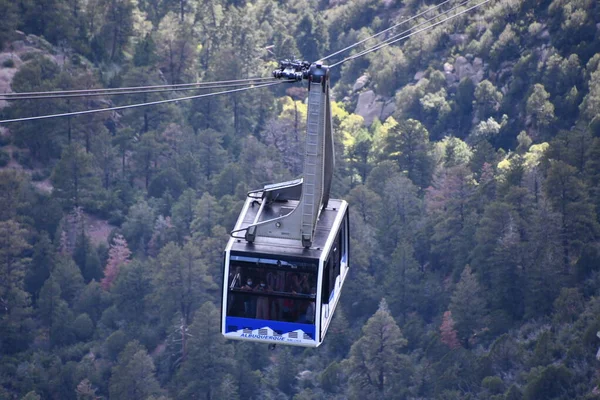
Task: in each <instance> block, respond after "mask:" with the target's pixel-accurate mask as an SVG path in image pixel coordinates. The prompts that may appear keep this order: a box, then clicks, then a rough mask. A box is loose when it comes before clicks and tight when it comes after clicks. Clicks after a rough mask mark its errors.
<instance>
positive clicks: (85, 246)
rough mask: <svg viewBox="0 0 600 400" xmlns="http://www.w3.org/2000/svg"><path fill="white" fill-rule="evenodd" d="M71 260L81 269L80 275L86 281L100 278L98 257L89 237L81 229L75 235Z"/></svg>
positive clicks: (100, 270)
mask: <svg viewBox="0 0 600 400" xmlns="http://www.w3.org/2000/svg"><path fill="white" fill-rule="evenodd" d="M73 260H74V261H75V263H76V264H77V266H78V267H79V269H80V270H81V275H82V276H83V279H84V281H85V282H86V283H88V282H90V281H91V280H92V279H95V280H96V281H99V280H100V279H102V266H101V265H100V258H99V257H98V253H97V252H96V249H95V248H94V246H93V245H92V242H91V241H90V238H89V237H88V236H87V235H86V234H85V232H83V231H82V232H81V233H80V234H79V235H77V239H76V241H75V249H74V250H73Z"/></svg>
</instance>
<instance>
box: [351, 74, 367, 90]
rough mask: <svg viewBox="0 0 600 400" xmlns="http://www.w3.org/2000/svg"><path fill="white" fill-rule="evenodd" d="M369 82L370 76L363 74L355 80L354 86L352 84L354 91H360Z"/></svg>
mask: <svg viewBox="0 0 600 400" xmlns="http://www.w3.org/2000/svg"><path fill="white" fill-rule="evenodd" d="M368 82H369V76H368V75H363V76H361V77H360V78H358V79H357V80H356V82H354V86H352V91H353V92H358V91H359V90H360V89H362V88H364V87H365V86H366V84H367V83H368Z"/></svg>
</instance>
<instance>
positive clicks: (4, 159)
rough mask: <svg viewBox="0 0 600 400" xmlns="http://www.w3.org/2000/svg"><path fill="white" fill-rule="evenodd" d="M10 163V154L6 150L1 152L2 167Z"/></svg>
mask: <svg viewBox="0 0 600 400" xmlns="http://www.w3.org/2000/svg"><path fill="white" fill-rule="evenodd" d="M9 161H10V154H8V153H7V152H6V151H4V150H0V167H6V165H7V164H8V162H9Z"/></svg>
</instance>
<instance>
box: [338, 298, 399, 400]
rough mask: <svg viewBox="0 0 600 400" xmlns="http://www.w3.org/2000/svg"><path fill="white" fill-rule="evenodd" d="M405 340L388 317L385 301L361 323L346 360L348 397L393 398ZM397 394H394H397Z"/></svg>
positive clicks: (394, 322)
mask: <svg viewBox="0 0 600 400" xmlns="http://www.w3.org/2000/svg"><path fill="white" fill-rule="evenodd" d="M406 344H407V341H406V339H404V337H403V336H402V332H401V331H400V328H399V327H398V325H397V324H396V321H394V318H393V317H392V316H391V314H390V312H389V309H388V307H387V304H386V302H385V300H382V301H381V303H380V305H379V309H378V310H377V312H376V313H375V314H374V315H373V316H372V317H371V318H369V320H368V321H367V323H366V324H365V325H364V326H363V329H362V336H361V337H360V338H359V339H358V340H357V341H356V342H355V343H354V344H353V345H352V348H351V349H350V358H349V359H348V361H347V362H348V373H349V374H350V382H349V383H350V393H351V394H352V396H351V398H373V399H384V398H392V396H393V394H394V389H395V388H397V387H398V385H399V383H400V376H399V375H400V373H401V372H402V369H403V363H404V361H403V356H402V355H401V354H400V350H401V349H402V348H403V347H404V346H406ZM396 394H397V393H396Z"/></svg>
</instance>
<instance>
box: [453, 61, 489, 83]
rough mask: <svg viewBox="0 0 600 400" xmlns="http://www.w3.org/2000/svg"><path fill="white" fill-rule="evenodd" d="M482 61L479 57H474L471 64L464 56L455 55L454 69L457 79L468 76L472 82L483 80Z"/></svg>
mask: <svg viewBox="0 0 600 400" xmlns="http://www.w3.org/2000/svg"><path fill="white" fill-rule="evenodd" d="M484 67H485V65H484V63H483V60H482V59H481V58H479V57H475V59H474V60H473V64H471V63H470V62H469V60H467V58H466V57H462V56H460V57H457V58H456V61H454V70H455V74H456V77H457V79H458V80H462V79H463V78H469V79H471V80H472V81H473V83H475V84H478V83H479V82H481V81H482V80H483V76H484Z"/></svg>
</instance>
